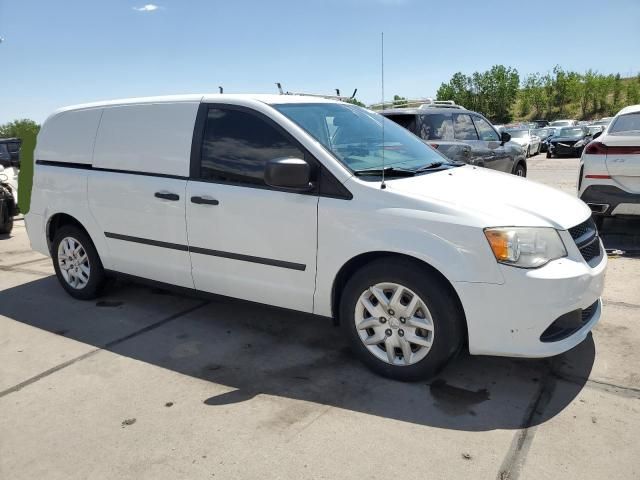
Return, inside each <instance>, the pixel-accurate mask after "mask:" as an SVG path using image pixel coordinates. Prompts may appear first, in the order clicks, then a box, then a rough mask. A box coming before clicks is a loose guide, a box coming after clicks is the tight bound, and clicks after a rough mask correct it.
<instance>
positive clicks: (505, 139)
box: [500, 132, 511, 143]
mask: <svg viewBox="0 0 640 480" xmlns="http://www.w3.org/2000/svg"><path fill="white" fill-rule="evenodd" d="M509 140H511V135H510V134H509V133H507V132H502V133H501V134H500V141H501V142H502V143H507V142H508V141H509Z"/></svg>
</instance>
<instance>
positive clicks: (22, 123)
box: [0, 118, 40, 139]
mask: <svg viewBox="0 0 640 480" xmlns="http://www.w3.org/2000/svg"><path fill="white" fill-rule="evenodd" d="M39 131H40V125H38V124H37V123H36V122H34V121H33V120H29V119H27V118H24V119H22V120H14V121H13V122H9V123H5V124H4V125H0V138H13V137H16V138H21V139H24V137H27V136H29V135H33V136H34V137H35V136H36V135H38V132H39Z"/></svg>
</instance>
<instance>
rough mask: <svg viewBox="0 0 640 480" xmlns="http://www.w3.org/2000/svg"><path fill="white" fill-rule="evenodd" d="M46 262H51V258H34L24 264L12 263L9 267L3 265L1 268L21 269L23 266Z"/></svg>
mask: <svg viewBox="0 0 640 480" xmlns="http://www.w3.org/2000/svg"><path fill="white" fill-rule="evenodd" d="M44 260H47V261H50V260H51V259H50V258H49V257H40V258H32V259H31V260H25V261H24V262H17V263H11V264H9V265H2V266H0V268H3V269H4V268H13V267H19V266H21V265H28V264H30V263H36V262H42V261H44Z"/></svg>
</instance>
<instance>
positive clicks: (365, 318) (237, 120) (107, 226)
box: [26, 94, 607, 380]
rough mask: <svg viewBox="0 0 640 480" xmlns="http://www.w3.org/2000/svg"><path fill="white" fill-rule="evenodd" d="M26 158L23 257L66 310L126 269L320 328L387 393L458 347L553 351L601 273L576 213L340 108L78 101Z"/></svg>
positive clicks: (312, 102) (207, 100) (538, 188)
mask: <svg viewBox="0 0 640 480" xmlns="http://www.w3.org/2000/svg"><path fill="white" fill-rule="evenodd" d="M383 125H384V128H383ZM35 158H36V165H35V173H34V179H33V193H32V198H31V208H30V211H29V213H28V214H27V215H26V225H27V230H28V234H29V238H30V240H31V245H32V247H33V248H34V249H35V250H37V251H39V252H42V253H44V254H46V255H51V256H52V257H53V265H54V268H55V272H56V275H57V276H58V279H59V281H60V283H61V285H62V287H63V288H64V289H65V290H66V291H67V292H68V293H69V294H70V295H72V296H73V297H75V298H78V299H91V298H94V297H96V296H97V295H98V294H99V292H100V288H101V287H102V286H103V282H104V280H105V276H106V275H109V274H125V275H128V276H129V277H131V276H133V277H139V278H142V279H145V280H151V281H154V282H156V283H160V284H162V285H168V286H176V287H183V288H188V289H190V290H195V291H198V292H202V293H205V294H211V293H213V294H218V295H223V296H229V297H236V298H240V299H244V300H249V301H252V302H259V303H262V304H268V305H273V306H277V307H283V308H287V309H292V310H297V311H300V312H307V313H313V314H316V315H320V316H324V317H332V318H333V319H334V320H335V321H336V322H339V323H341V324H342V326H343V327H344V331H345V334H346V335H347V336H348V338H349V339H350V342H351V344H352V347H353V349H354V351H355V352H356V353H357V355H358V356H359V357H360V358H361V359H362V360H363V361H364V362H365V363H366V364H367V365H369V366H370V367H371V368H372V369H374V370H375V371H377V372H379V373H381V374H383V375H387V376H390V377H393V378H397V379H403V380H410V379H417V378H424V377H427V376H430V375H433V374H434V373H436V372H437V371H438V370H439V369H440V368H441V367H442V366H443V365H444V364H445V363H446V362H447V361H448V360H449V359H450V358H451V357H452V356H453V355H455V354H456V352H458V351H459V350H460V349H461V348H462V346H463V345H465V344H468V347H469V350H470V352H471V353H472V354H486V355H507V356H518V357H546V356H551V355H556V354H559V353H561V352H564V351H566V350H568V349H570V348H572V347H574V346H575V345H577V344H578V343H580V342H581V341H582V340H584V339H585V337H586V336H587V334H588V333H589V331H590V330H591V329H592V328H593V326H594V325H595V324H596V322H597V321H598V320H599V318H600V315H601V312H602V306H601V301H600V295H601V293H602V289H603V284H604V273H605V267H606V264H607V259H606V255H604V251H603V249H602V248H601V243H600V240H599V238H598V235H597V231H596V229H595V228H594V226H593V222H592V221H591V211H590V210H589V208H588V207H587V206H586V205H585V204H584V203H583V202H581V201H580V200H578V199H577V198H575V197H574V196H571V195H567V194H565V193H562V192H560V191H558V190H555V189H552V188H548V187H545V186H543V185H540V184H537V183H534V182H530V181H527V180H525V179H522V178H518V177H516V176H514V175H509V174H503V173H496V172H494V171H489V170H486V169H483V168H479V167H475V166H469V165H466V166H462V165H460V164H458V163H450V162H449V161H448V160H447V158H445V157H444V156H442V155H441V154H439V153H438V152H437V150H435V149H433V148H431V147H429V146H428V145H426V144H425V143H423V142H422V141H421V140H420V139H419V138H418V137H416V136H415V135H413V134H411V133H409V132H408V131H407V130H405V129H404V128H402V127H400V126H399V125H396V124H395V123H394V122H392V121H390V120H386V119H384V118H383V117H381V116H380V115H378V114H376V113H374V112H371V111H368V110H365V109H362V108H359V107H356V106H354V105H349V104H346V103H341V102H337V101H332V100H328V99H323V98H317V97H305V96H295V95H221V94H215V95H185V96H174V97H156V98H145V99H132V100H125V101H114V102H104V103H94V104H88V105H81V106H76V107H70V108H65V109H62V110H59V111H57V112H56V113H54V114H53V115H52V116H50V117H49V118H48V119H47V121H46V122H45V123H44V125H43V126H42V129H41V130H40V133H39V136H38V143H37V148H36V152H35ZM383 177H384V178H383ZM584 242H589V243H588V245H589V246H588V248H587V249H585V248H584V244H585V243H584ZM594 245H595V246H596V247H597V248H594ZM212 321H215V319H212ZM300 321H304V317H303V316H301V317H300Z"/></svg>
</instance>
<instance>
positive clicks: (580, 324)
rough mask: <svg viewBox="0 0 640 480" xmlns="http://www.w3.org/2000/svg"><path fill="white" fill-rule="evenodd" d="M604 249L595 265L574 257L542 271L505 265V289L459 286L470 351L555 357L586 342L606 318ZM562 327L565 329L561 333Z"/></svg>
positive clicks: (473, 285)
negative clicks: (597, 324)
mask: <svg viewBox="0 0 640 480" xmlns="http://www.w3.org/2000/svg"><path fill="white" fill-rule="evenodd" d="M601 251H602V254H601V258H599V259H598V260H596V259H594V261H595V262H597V264H595V265H594V264H593V262H591V263H592V266H590V265H589V264H587V263H586V262H585V261H584V260H583V259H582V258H580V257H578V256H575V257H574V258H571V257H573V255H571V254H570V256H569V257H565V258H562V259H559V260H555V261H553V262H550V263H548V264H547V265H545V266H544V267H541V268H538V269H530V270H527V269H520V268H514V267H509V266H504V265H501V269H502V274H503V276H504V279H505V282H504V284H501V285H497V284H487V283H470V282H456V283H455V284H454V287H455V288H456V290H457V291H458V295H459V296H460V300H461V302H462V305H463V308H464V311H465V315H466V319H467V327H468V332H469V351H470V353H471V354H473V355H500V356H512V357H529V358H539V357H550V356H553V355H558V354H561V353H563V352H566V351H567V350H570V349H571V348H573V347H575V346H576V345H578V344H579V343H580V342H582V341H583V340H584V339H585V338H586V337H587V335H588V334H589V332H590V331H591V329H592V328H593V327H594V325H595V324H596V323H597V322H598V321H599V320H600V317H601V315H602V301H601V300H600V297H601V295H602V290H603V288H604V277H605V270H606V266H607V256H606V254H605V253H604V248H603V247H602V245H601ZM552 324H554V325H553V326H552ZM558 326H559V327H561V328H563V329H564V330H563V331H562V332H558V331H557V328H556V327H558ZM550 332H552V333H555V334H553V335H549V333H550Z"/></svg>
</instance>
